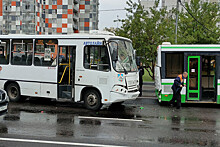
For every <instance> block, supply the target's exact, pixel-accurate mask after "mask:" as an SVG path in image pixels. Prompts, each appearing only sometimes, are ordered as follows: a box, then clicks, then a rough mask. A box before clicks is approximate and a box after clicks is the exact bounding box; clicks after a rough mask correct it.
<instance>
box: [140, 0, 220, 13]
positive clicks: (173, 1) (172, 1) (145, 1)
mask: <svg viewBox="0 0 220 147" xmlns="http://www.w3.org/2000/svg"><path fill="white" fill-rule="evenodd" d="M155 1H156V0H141V3H142V5H143V6H144V9H145V10H148V11H149V10H150V7H153V6H154V4H155ZM181 1H182V3H189V2H190V1H191V0H181ZM201 1H203V2H216V3H218V4H219V5H220V0H201ZM176 5H177V0H160V4H159V7H167V9H168V10H171V9H172V8H176ZM180 9H182V6H181V5H180Z"/></svg>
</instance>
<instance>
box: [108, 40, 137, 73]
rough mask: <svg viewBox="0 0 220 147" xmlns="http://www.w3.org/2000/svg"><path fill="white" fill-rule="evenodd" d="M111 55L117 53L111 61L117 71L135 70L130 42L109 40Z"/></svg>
mask: <svg viewBox="0 0 220 147" xmlns="http://www.w3.org/2000/svg"><path fill="white" fill-rule="evenodd" d="M109 46H110V51H111V56H112V58H114V56H115V55H114V54H116V55H118V56H117V60H115V61H113V67H114V69H115V70H116V71H117V72H125V71H127V72H136V71H137V65H136V62H135V57H134V49H133V46H132V43H131V42H129V41H126V40H111V41H110V42H109Z"/></svg>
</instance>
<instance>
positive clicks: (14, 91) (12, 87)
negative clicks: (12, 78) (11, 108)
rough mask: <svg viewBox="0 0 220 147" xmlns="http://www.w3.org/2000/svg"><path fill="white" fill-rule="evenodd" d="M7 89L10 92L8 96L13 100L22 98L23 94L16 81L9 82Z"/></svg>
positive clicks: (16, 100)
mask: <svg viewBox="0 0 220 147" xmlns="http://www.w3.org/2000/svg"><path fill="white" fill-rule="evenodd" d="M6 91H7V93H8V97H9V99H10V101H11V102H18V101H20V100H21V94H20V89H19V86H18V84H16V83H11V84H9V85H8V86H7V89H6Z"/></svg>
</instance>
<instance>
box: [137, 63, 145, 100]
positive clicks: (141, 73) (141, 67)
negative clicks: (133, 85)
mask: <svg viewBox="0 0 220 147" xmlns="http://www.w3.org/2000/svg"><path fill="white" fill-rule="evenodd" d="M138 72H139V92H140V94H139V96H142V86H143V75H144V68H143V64H142V62H140V66H138Z"/></svg>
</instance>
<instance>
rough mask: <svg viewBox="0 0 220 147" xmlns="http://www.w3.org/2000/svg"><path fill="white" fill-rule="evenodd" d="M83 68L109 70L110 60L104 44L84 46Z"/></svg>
mask: <svg viewBox="0 0 220 147" xmlns="http://www.w3.org/2000/svg"><path fill="white" fill-rule="evenodd" d="M84 68H86V69H93V70H99V71H109V69H110V62H109V56H108V51H107V48H106V47H105V46H85V48H84Z"/></svg>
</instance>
